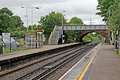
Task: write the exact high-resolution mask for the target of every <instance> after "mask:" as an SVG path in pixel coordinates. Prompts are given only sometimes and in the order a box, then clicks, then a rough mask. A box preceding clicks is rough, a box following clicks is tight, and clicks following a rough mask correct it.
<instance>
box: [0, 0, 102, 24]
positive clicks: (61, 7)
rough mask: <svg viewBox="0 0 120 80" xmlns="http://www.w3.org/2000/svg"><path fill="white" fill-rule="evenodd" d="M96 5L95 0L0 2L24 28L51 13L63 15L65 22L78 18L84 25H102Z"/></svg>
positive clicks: (2, 0) (0, 5) (17, 0)
mask: <svg viewBox="0 0 120 80" xmlns="http://www.w3.org/2000/svg"><path fill="white" fill-rule="evenodd" d="M97 5H98V2H97V0H0V8H3V7H7V8H8V9H10V10H11V11H12V12H13V13H14V15H17V16H20V17H21V19H22V21H23V22H24V23H25V24H24V25H25V26H27V22H28V25H31V24H38V21H39V20H40V17H41V16H45V15H48V14H49V13H50V12H52V11H54V12H60V13H62V14H64V15H65V16H64V17H65V19H66V20H67V21H69V20H70V19H71V18H72V17H78V18H81V19H82V20H83V22H84V24H88V25H89V24H104V22H102V18H101V17H100V16H99V15H96V13H97V12H98V11H97V10H96V6H97ZM21 7H22V8H21ZM36 7H37V8H39V9H36ZM64 11H65V12H64ZM25 15H27V16H28V20H27V17H26V16H25ZM32 15H33V16H32Z"/></svg>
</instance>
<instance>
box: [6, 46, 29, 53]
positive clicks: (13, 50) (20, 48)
mask: <svg viewBox="0 0 120 80" xmlns="http://www.w3.org/2000/svg"><path fill="white" fill-rule="evenodd" d="M23 50H28V48H23V47H18V49H17V50H15V49H11V52H16V51H23ZM5 53H10V49H5V50H4V54H5Z"/></svg>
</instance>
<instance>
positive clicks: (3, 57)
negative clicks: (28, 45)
mask: <svg viewBox="0 0 120 80" xmlns="http://www.w3.org/2000/svg"><path fill="white" fill-rule="evenodd" d="M74 44H78V43H70V44H61V45H45V46H42V47H41V48H37V49H29V50H24V51H16V52H11V53H8V54H0V61H3V60H8V59H12V58H15V57H20V56H25V55H29V54H34V53H38V52H42V51H47V50H52V49H58V48H62V47H66V46H70V45H74Z"/></svg>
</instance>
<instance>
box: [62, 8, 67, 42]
mask: <svg viewBox="0 0 120 80" xmlns="http://www.w3.org/2000/svg"><path fill="white" fill-rule="evenodd" d="M64 12H66V11H65V10H63V12H62V30H63V29H64V16H65V15H64ZM63 31H64V30H63ZM62 43H64V42H63V34H62Z"/></svg>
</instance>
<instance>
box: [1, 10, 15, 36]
mask: <svg viewBox="0 0 120 80" xmlns="http://www.w3.org/2000/svg"><path fill="white" fill-rule="evenodd" d="M12 15H13V13H12V11H10V10H9V9H8V8H2V9H0V32H1V33H2V32H7V29H8V28H12V27H13V24H12V19H11V17H12ZM1 33H0V34H1Z"/></svg>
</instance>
